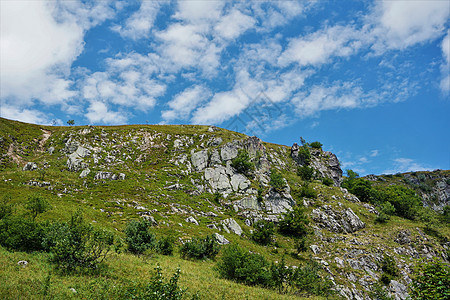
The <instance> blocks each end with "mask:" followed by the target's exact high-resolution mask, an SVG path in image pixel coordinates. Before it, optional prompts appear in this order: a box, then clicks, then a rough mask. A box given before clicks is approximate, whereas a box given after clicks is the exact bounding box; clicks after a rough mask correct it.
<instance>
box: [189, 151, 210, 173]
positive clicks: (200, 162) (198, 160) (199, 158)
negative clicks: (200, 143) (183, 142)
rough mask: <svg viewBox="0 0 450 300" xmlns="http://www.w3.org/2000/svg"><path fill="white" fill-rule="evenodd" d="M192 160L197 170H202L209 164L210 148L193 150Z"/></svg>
mask: <svg viewBox="0 0 450 300" xmlns="http://www.w3.org/2000/svg"><path fill="white" fill-rule="evenodd" d="M191 162H192V165H193V166H194V168H195V169H196V170H197V171H202V170H204V169H205V168H206V167H207V166H208V150H207V149H205V150H201V151H198V152H193V151H192V152H191Z"/></svg>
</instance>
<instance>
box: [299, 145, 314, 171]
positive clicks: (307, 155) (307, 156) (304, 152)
mask: <svg viewBox="0 0 450 300" xmlns="http://www.w3.org/2000/svg"><path fill="white" fill-rule="evenodd" d="M298 158H299V159H300V161H301V162H302V163H303V165H305V166H308V165H309V164H310V163H311V152H310V151H309V148H308V147H307V146H302V147H299V148H298Z"/></svg>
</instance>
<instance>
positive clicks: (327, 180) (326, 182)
mask: <svg viewBox="0 0 450 300" xmlns="http://www.w3.org/2000/svg"><path fill="white" fill-rule="evenodd" d="M322 183H323V184H324V185H326V186H332V185H333V184H334V181H333V179H331V178H329V177H324V178H322Z"/></svg>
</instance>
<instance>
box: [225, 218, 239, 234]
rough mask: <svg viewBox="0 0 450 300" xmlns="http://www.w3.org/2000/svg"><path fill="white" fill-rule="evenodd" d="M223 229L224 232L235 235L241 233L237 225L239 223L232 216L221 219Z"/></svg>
mask: <svg viewBox="0 0 450 300" xmlns="http://www.w3.org/2000/svg"><path fill="white" fill-rule="evenodd" d="M222 225H223V229H225V231H226V232H228V233H230V232H232V233H234V234H237V235H239V236H240V235H242V232H243V231H242V228H241V226H239V224H238V223H237V222H236V221H235V220H234V219H232V218H229V219H225V220H223V221H222Z"/></svg>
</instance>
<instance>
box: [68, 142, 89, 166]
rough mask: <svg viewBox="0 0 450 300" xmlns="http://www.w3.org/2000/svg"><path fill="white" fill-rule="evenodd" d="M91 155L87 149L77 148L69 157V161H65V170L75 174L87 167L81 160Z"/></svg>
mask: <svg viewBox="0 0 450 300" xmlns="http://www.w3.org/2000/svg"><path fill="white" fill-rule="evenodd" d="M90 154H91V151H89V150H88V149H86V148H84V147H81V146H78V147H77V149H76V150H75V151H74V152H73V153H71V154H70V155H69V159H68V160H67V168H68V169H69V171H74V172H77V171H79V170H81V169H84V168H86V167H87V165H86V164H85V163H83V160H82V158H83V157H86V156H88V155H90Z"/></svg>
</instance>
